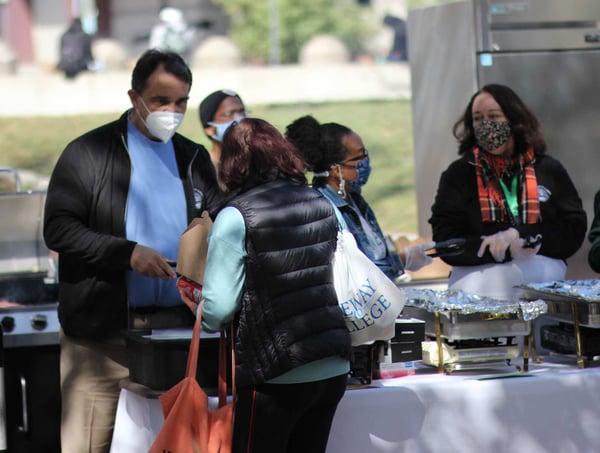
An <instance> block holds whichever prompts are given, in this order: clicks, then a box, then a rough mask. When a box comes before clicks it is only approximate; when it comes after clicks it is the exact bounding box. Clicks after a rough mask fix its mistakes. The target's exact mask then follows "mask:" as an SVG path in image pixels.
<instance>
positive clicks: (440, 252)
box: [427, 238, 467, 258]
mask: <svg viewBox="0 0 600 453" xmlns="http://www.w3.org/2000/svg"><path fill="white" fill-rule="evenodd" d="M466 242H467V240H466V239H465V238H455V239H448V240H446V241H442V242H436V243H435V245H434V246H433V247H432V248H430V249H429V250H431V251H432V252H431V253H427V256H429V257H431V258H437V257H439V256H455V255H460V254H462V253H463V252H464V251H465V244H466Z"/></svg>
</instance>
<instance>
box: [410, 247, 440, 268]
mask: <svg viewBox="0 0 600 453" xmlns="http://www.w3.org/2000/svg"><path fill="white" fill-rule="evenodd" d="M433 247H435V242H433V241H429V242H423V243H422V244H419V245H413V246H411V247H404V256H405V257H406V262H405V263H404V269H406V270H409V271H418V270H419V269H421V268H422V267H423V266H427V265H428V264H430V263H431V262H432V261H433V258H431V257H430V256H427V254H426V253H425V251H426V250H429V249H432V248H433Z"/></svg>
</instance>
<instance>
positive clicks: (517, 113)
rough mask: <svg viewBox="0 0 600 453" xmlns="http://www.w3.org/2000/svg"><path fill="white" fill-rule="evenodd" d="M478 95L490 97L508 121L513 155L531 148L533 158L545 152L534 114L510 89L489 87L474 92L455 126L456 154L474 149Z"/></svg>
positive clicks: (493, 85)
mask: <svg viewBox="0 0 600 453" xmlns="http://www.w3.org/2000/svg"><path fill="white" fill-rule="evenodd" d="M481 93H489V94H490V95H491V96H492V97H493V98H494V99H495V100H496V102H497V103H498V105H499V106H500V108H501V109H502V112H503V113H504V115H505V116H506V118H507V119H508V121H509V123H510V127H511V130H512V134H513V137H514V141H515V153H516V154H523V153H525V152H526V151H527V149H528V148H529V147H530V146H533V149H534V151H535V153H536V154H544V153H545V152H546V141H545V140H544V136H543V134H542V127H541V125H540V122H539V121H538V119H537V118H536V116H535V115H534V114H533V112H532V111H531V110H530V109H529V108H528V107H527V106H526V105H525V103H524V102H523V101H522V100H521V98H520V97H519V96H518V95H517V93H515V92H514V91H513V90H512V89H511V88H509V87H507V86H505V85H499V84H489V85H485V86H484V87H482V88H481V89H480V90H479V91H477V92H476V93H475V94H474V95H473V96H472V97H471V100H470V101H469V104H468V105H467V108H466V109H465V111H464V113H463V114H462V116H461V118H460V119H459V120H458V121H457V122H456V124H454V128H453V129H452V132H453V134H454V137H456V139H457V140H458V142H459V146H458V154H460V155H463V154H465V153H467V152H469V151H471V150H472V149H473V148H474V147H475V146H476V145H477V140H476V139H475V132H474V128H473V112H472V110H473V102H474V101H475V98H476V97H477V96H479V95H480V94H481Z"/></svg>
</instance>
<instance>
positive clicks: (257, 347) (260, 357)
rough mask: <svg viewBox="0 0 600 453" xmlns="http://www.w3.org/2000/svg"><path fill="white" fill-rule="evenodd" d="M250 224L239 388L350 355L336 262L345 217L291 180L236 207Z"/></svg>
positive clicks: (266, 187)
mask: <svg viewBox="0 0 600 453" xmlns="http://www.w3.org/2000/svg"><path fill="white" fill-rule="evenodd" d="M230 205H231V206H233V207H235V208H237V209H238V210H239V211H240V212H241V213H242V215H243V217H244V222H245V224H246V251H247V253H248V256H247V262H246V282H245V286H244V290H243V295H242V308H241V310H240V316H239V325H238V329H237V338H236V348H235V349H236V384H237V386H238V387H245V386H250V385H257V384H261V383H264V382H265V381H268V380H270V379H272V378H275V377H277V376H279V375H281V374H283V373H286V372H288V371H290V370H292V369H294V368H296V367H298V366H301V365H304V364H307V363H310V362H313V361H315V360H319V359H323V358H327V357H334V356H339V357H343V358H348V357H349V355H350V349H351V347H350V337H349V334H348V330H347V329H346V325H345V322H344V319H343V316H342V312H341V310H340V309H339V307H338V304H337V296H336V293H335V289H334V287H333V269H332V265H331V261H332V258H333V254H334V251H335V245H336V238H337V231H338V226H337V220H336V217H335V214H334V212H333V208H332V206H331V204H330V203H329V201H327V199H326V198H324V197H323V196H322V195H321V194H320V193H319V192H318V191H316V190H313V189H311V188H309V187H307V186H301V185H298V184H295V183H292V182H290V181H288V180H282V179H279V180H275V181H272V182H269V183H267V184H263V185H261V186H258V187H255V188H252V189H250V190H249V191H247V192H245V193H243V194H241V195H239V196H237V197H236V198H235V199H234V200H233V201H232V202H231V203H230Z"/></svg>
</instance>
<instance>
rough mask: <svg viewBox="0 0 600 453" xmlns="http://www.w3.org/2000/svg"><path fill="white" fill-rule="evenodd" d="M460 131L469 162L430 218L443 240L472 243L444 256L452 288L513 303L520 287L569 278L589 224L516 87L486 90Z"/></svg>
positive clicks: (441, 191)
mask: <svg viewBox="0 0 600 453" xmlns="http://www.w3.org/2000/svg"><path fill="white" fill-rule="evenodd" d="M453 132H454V136H455V137H456V138H457V140H458V142H459V148H458V154H459V155H460V156H461V157H460V158H459V159H458V160H456V161H454V162H453V163H451V164H450V166H449V167H448V169H447V170H446V171H444V173H443V174H442V175H441V178H440V181H439V185H438V190H437V195H436V197H435V201H434V203H433V206H432V208H431V218H430V219H429V222H430V224H431V227H432V231H433V239H434V240H435V241H443V240H446V239H450V238H456V237H462V238H466V247H465V252H464V253H463V254H461V255H457V256H448V257H442V259H443V260H444V261H445V262H446V263H447V264H449V265H451V266H452V271H451V274H450V279H449V287H450V288H453V289H462V290H465V291H468V292H471V293H474V294H478V295H481V296H487V297H492V298H498V299H511V298H512V297H513V295H514V289H513V287H514V286H515V285H519V284H524V283H533V282H543V281H551V280H560V279H563V278H564V277H565V272H566V269H567V264H566V260H567V259H568V258H569V257H570V256H572V255H573V254H574V253H575V252H576V251H577V250H578V249H579V247H580V246H581V244H582V242H583V240H584V238H585V233H586V229H587V217H586V213H585V211H584V210H583V207H582V203H581V199H580V197H579V194H578V193H577V189H576V188H575V186H574V184H573V182H572V181H571V178H570V177H569V175H568V173H567V171H566V170H565V168H564V167H563V166H562V165H561V163H560V162H558V161H557V160H556V159H554V158H552V157H550V156H548V155H547V154H546V143H545V141H544V137H543V135H542V131H541V126H540V123H539V121H538V119H537V118H536V116H535V115H534V113H533V112H531V111H530V110H529V108H528V107H527V106H526V105H525V104H524V103H523V101H522V100H521V99H520V98H519V96H518V95H517V94H516V93H515V92H514V91H513V90H512V89H511V88H509V87H507V86H505V85H498V84H491V85H486V86H484V87H483V88H481V90H479V91H477V92H476V93H475V94H474V95H473V96H472V97H471V100H470V101H469V103H468V105H467V107H466V109H465V111H464V113H463V115H462V117H461V118H460V119H459V120H458V122H457V123H456V124H455V126H454V130H453Z"/></svg>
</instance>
